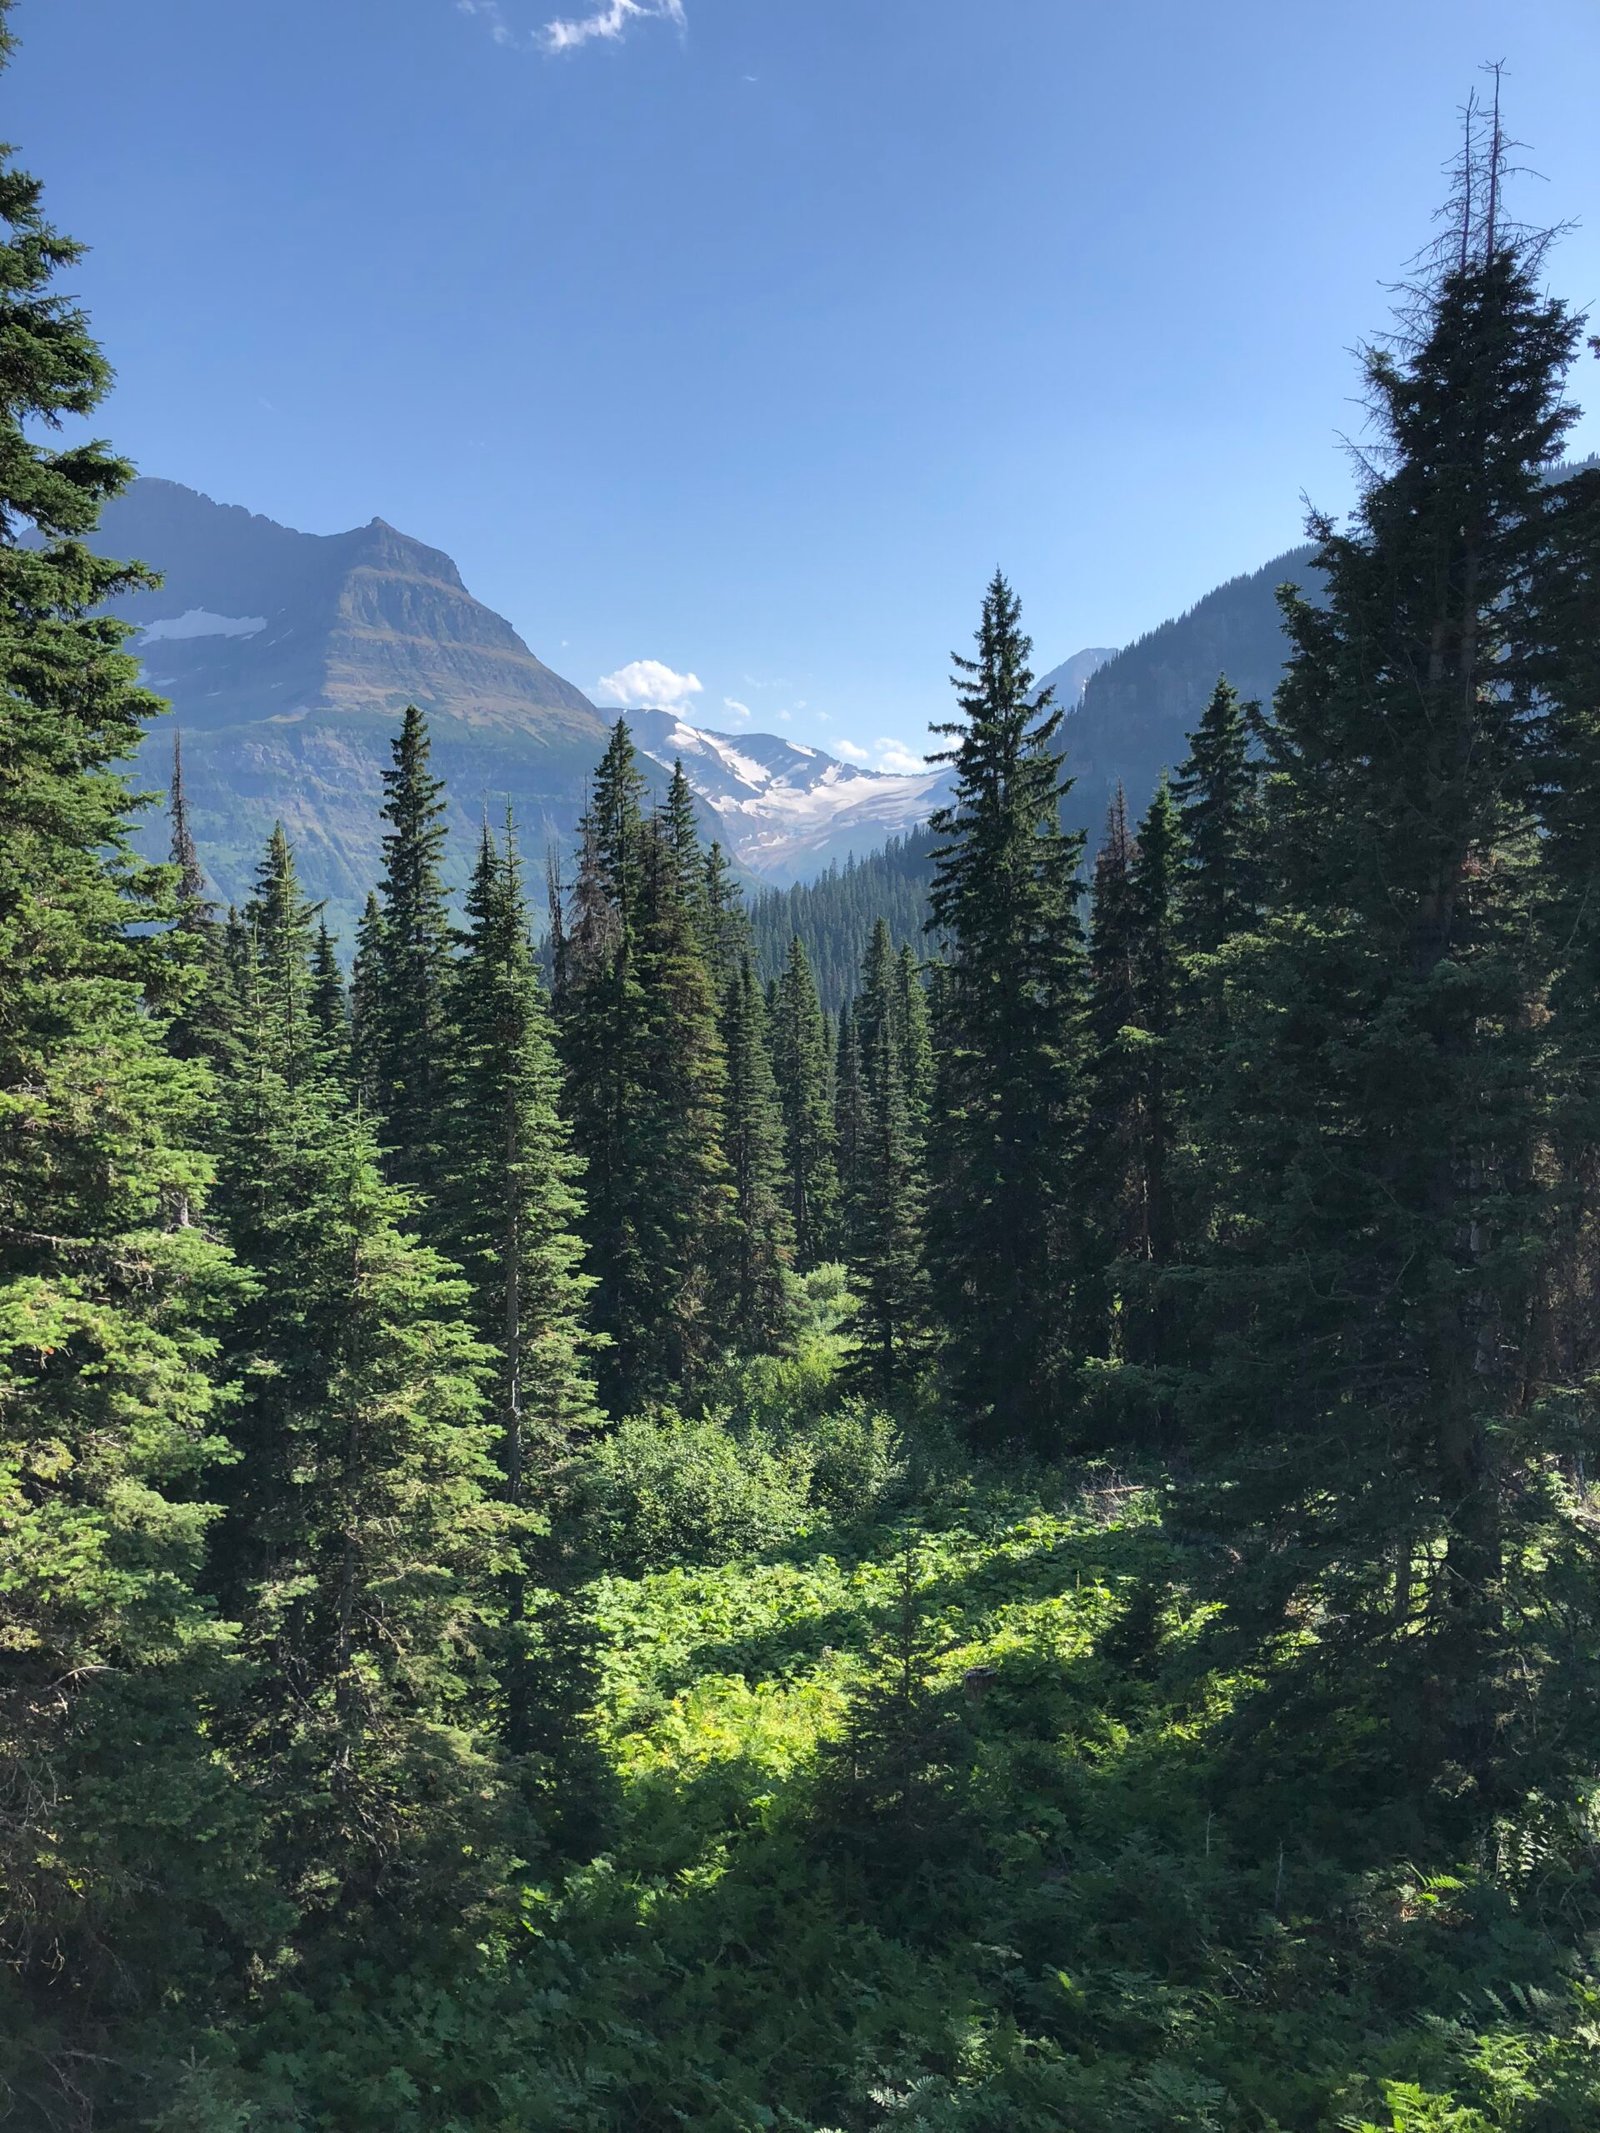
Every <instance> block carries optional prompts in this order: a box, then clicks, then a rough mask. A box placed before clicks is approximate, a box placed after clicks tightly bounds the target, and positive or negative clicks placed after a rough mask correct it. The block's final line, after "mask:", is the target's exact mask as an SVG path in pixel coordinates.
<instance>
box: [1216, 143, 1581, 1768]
mask: <svg viewBox="0 0 1600 2133" xmlns="http://www.w3.org/2000/svg"><path fill="white" fill-rule="evenodd" d="M1469 174H1470V175H1471V176H1473V177H1475V178H1477V179H1479V180H1480V181H1481V182H1479V183H1477V184H1476V185H1474V186H1473V187H1472V189H1471V191H1470V193H1464V195H1463V198H1462V200H1461V202H1460V203H1459V205H1460V208H1461V214H1460V223H1459V231H1458V234H1459V250H1457V251H1454V252H1453V254H1452V256H1451V257H1449V258H1448V259H1447V260H1446V261H1445V262H1444V263H1443V264H1442V265H1441V266H1440V268H1439V269H1438V270H1437V271H1436V273H1435V275H1434V277H1433V279H1432V281H1431V283H1430V284H1429V286H1427V287H1426V289H1425V290H1424V291H1422V292H1421V294H1420V295H1419V297H1418V298H1417V301H1416V304H1415V308H1414V311H1413V314H1412V316H1411V317H1410V319H1409V321H1408V324H1407V330H1406V334H1405V338H1404V340H1403V342H1402V344H1401V346H1400V347H1399V349H1398V350H1396V351H1390V350H1387V349H1378V350H1375V351H1373V352H1371V353H1370V354H1369V355H1368V358H1367V363H1366V370H1367V379H1368V385H1369V389H1370V392H1371V395H1372V400H1373V405H1374V410H1375V414H1376V418H1377V420H1378V423H1379V425H1380V427H1381V432H1382V441H1383V445H1384V448H1385V449H1384V453H1383V460H1382V471H1380V472H1379V473H1378V474H1377V475H1375V477H1374V478H1373V479H1372V480H1371V481H1370V482H1369V484H1368V486H1367V488H1366V491H1365V493H1364V495H1363V497H1362V500H1361V504H1360V508H1359V511H1358V513H1357V517H1356V521H1355V525H1354V527H1353V529H1352V530H1351V531H1349V532H1347V533H1340V532H1337V531H1336V530H1335V529H1334V527H1333V526H1332V524H1331V523H1330V522H1329V521H1327V520H1326V519H1316V520H1314V521H1313V530H1314V531H1315V533H1316V535H1317V538H1318V541H1319V555H1318V561H1319V564H1320V567H1321V569H1322V571H1323V573H1324V575H1325V577H1326V580H1327V584H1328V591H1329V602H1328V605H1327V607H1326V608H1325V609H1324V608H1317V607H1313V606H1312V605H1311V604H1310V603H1309V602H1307V601H1305V600H1303V599H1299V598H1296V597H1290V598H1289V599H1288V600H1287V601H1286V616H1287V620H1288V626H1289V631H1290V639H1291V645H1292V655H1291V659H1290V664H1289V668H1288V671H1287V674H1286V676H1285V679H1284V682H1283V685H1282V687H1281V688H1280V690H1279V693H1278V698H1277V703H1276V721H1275V726H1274V728H1273V731H1272V733H1271V735H1270V736H1269V757H1270V763H1271V772H1272V787H1271V806H1272V826H1273V833H1274V838H1275V842H1276V847H1277V854H1276V856H1277V862H1278V864H1279V866H1280V867H1281V875H1282V884H1283V891H1282V893H1283V908H1282V910H1281V912H1280V913H1279V915H1277V916H1276V917H1275V918H1274V919H1273V920H1272V921H1271V922H1270V924H1269V925H1268V927H1267V928H1266V929H1265V930H1264V933H1263V934H1262V936H1261V937H1260V939H1259V941H1258V942H1257V943H1255V944H1254V945H1252V944H1250V943H1248V942H1247V943H1246V944H1245V949H1244V950H1242V951H1241V950H1236V951H1235V952H1236V955H1238V956H1239V958H1240V962H1239V969H1238V979H1237V983H1236V985H1235V987H1234V989H1233V994H1232V997H1233V998H1234V999H1235V1000H1236V1001H1237V1002H1238V1003H1239V1010H1238V1011H1239V1013H1240V1014H1241V1016H1243V1015H1244V1014H1245V1011H1246V1009H1247V1008H1248V1021H1247V1022H1246V1023H1245V1026H1244V1027H1243V1028H1242V1030H1241V1031H1240V1033H1239V1036H1238V1038H1237V1040H1236V1041H1235V1042H1233V1043H1232V1044H1230V1046H1229V1049H1228V1054H1227V1059H1226V1065H1227V1072H1226V1074H1225V1076H1224V1078H1223V1081H1222V1085H1221V1087H1220V1089H1219V1090H1218V1091H1217V1092H1216V1095H1215V1097H1214V1099H1213V1101H1212V1103H1211V1107H1210V1116H1209V1118H1208V1119H1207V1120H1206V1121H1205V1128H1206V1131H1207V1132H1208V1133H1209V1134H1210V1135H1212V1136H1214V1137H1215V1138H1217V1139H1218V1140H1219V1141H1220V1142H1222V1143H1224V1144H1227V1145H1230V1146H1231V1150H1232V1157H1233V1162H1234V1165H1235V1175H1236V1176H1237V1177H1238V1178H1239V1180H1240V1181H1241V1183H1242V1185H1243V1187H1244V1190H1243V1193H1242V1197H1241V1200H1240V1201H1239V1203H1238V1204H1236V1206H1235V1208H1234V1210H1233V1212H1232V1230H1231V1234H1230V1235H1229V1236H1227V1237H1226V1239H1225V1241H1224V1243H1223V1244H1219V1246H1218V1248H1216V1249H1215V1250H1214V1251H1213V1253H1212V1255H1211V1259H1210V1267H1211V1271H1212V1274H1213V1277H1214V1281H1215V1289H1214V1296H1215V1299H1216V1302H1217V1305H1218V1306H1219V1307H1220V1308H1221V1309H1222V1310H1223V1311H1224V1312H1226V1311H1227V1310H1228V1309H1229V1308H1230V1307H1231V1308H1232V1309H1233V1310H1234V1311H1235V1312H1239V1311H1240V1309H1241V1307H1242V1306H1243V1305H1244V1304H1245V1303H1246V1302H1247V1303H1248V1318H1247V1321H1246V1322H1245V1323H1243V1324H1241V1325H1239V1326H1238V1327H1237V1330H1236V1331H1235V1332H1233V1333H1232V1334H1231V1335H1230V1337H1229V1338H1228V1339H1227V1340H1226V1341H1225V1342H1224V1343H1222V1344H1221V1345H1220V1346H1219V1351H1218V1355H1217V1360H1216V1368H1215V1369H1214V1371H1213V1373H1212V1376H1211V1379H1210V1382H1209V1384H1208V1386H1207V1388H1206V1391H1207V1399H1206V1402H1205V1412H1206V1413H1207V1414H1208V1416H1209V1417H1210V1418H1211V1420H1212V1421H1213V1424H1214V1426H1215V1428H1216V1429H1217V1432H1218V1437H1219V1441H1220V1440H1221V1439H1222V1437H1223V1433H1224V1432H1225V1433H1226V1441H1227V1442H1228V1443H1229V1444H1231V1445H1234V1446H1240V1447H1241V1448H1242V1449H1243V1450H1244V1453H1245V1456H1244V1457H1243V1459H1242V1460H1241V1463H1240V1475H1239V1479H1240V1486H1239V1488H1238V1491H1237V1494H1236V1497H1235V1503H1236V1506H1237V1514H1238V1515H1240V1516H1241V1517H1242V1516H1243V1514H1244V1512H1245V1511H1246V1509H1247V1508H1250V1509H1253V1510H1254V1511H1255V1513H1256V1516H1257V1518H1258V1520H1259V1524H1258V1525H1257V1526H1256V1528H1255V1530H1254V1539H1255V1542H1256V1545H1257V1549H1258V1551H1259V1552H1258V1553H1257V1555H1256V1561H1257V1563H1258V1567H1259V1578H1260V1589H1261V1591H1262V1593H1263V1596H1264V1597H1265V1598H1268V1599H1271V1600H1273V1602H1274V1604H1279V1605H1281V1604H1286V1597H1287V1594H1288V1592H1289V1591H1290V1590H1291V1589H1293V1588H1294V1587H1295V1586H1297V1585H1306V1584H1310V1585H1313V1586H1316V1585H1321V1586H1322V1587H1323V1588H1324V1590H1326V1591H1328V1592H1329V1593H1330V1594H1331V1596H1332V1597H1331V1600H1330V1604H1331V1606H1332V1608H1333V1610H1334V1614H1335V1617H1336V1618H1337V1619H1339V1620H1342V1621H1345V1622H1349V1623H1360V1622H1362V1621H1370V1620H1372V1619H1374V1618H1376V1617H1377V1615H1378V1613H1379V1610H1380V1609H1381V1610H1382V1611H1383V1612H1384V1614H1385V1616H1386V1618H1387V1619H1389V1620H1392V1621H1399V1622H1402V1623H1405V1624H1406V1625H1408V1630H1409V1629H1414V1631H1415V1632H1416V1634H1415V1635H1414V1636H1412V1635H1408V1637H1407V1640H1406V1642H1405V1644H1404V1645H1403V1646H1402V1647H1401V1653H1402V1655H1403V1656H1404V1657H1407V1658H1411V1659H1414V1660H1416V1661H1417V1662H1418V1664H1419V1665H1420V1666H1421V1667H1422V1668H1423V1670H1424V1672H1425V1674H1426V1681H1427V1686H1426V1689H1425V1692H1423V1693H1414V1694H1408V1695H1407V1697H1406V1698H1405V1699H1404V1700H1403V1702H1402V1703H1401V1704H1400V1705H1399V1706H1397V1716H1396V1723H1397V1724H1404V1725H1405V1726H1407V1727H1409V1729H1410V1730H1411V1732H1412V1735H1413V1746H1414V1748H1415V1750H1416V1752H1417V1754H1418V1755H1419V1756H1421V1757H1422V1758H1423V1761H1424V1764H1425V1766H1426V1767H1430V1768H1431V1767H1436V1765H1437V1762H1438V1761H1439V1760H1440V1759H1444V1758H1448V1759H1453V1760H1454V1761H1455V1762H1456V1763H1457V1764H1458V1765H1459V1766H1460V1767H1461V1768H1462V1769H1464V1770H1465V1771H1467V1772H1469V1773H1471V1774H1472V1775H1474V1776H1476V1777H1477V1778H1479V1779H1480V1780H1485V1779H1488V1778H1489V1777H1490V1776H1491V1774H1492V1772H1493V1768H1494V1764H1495V1760H1496V1742H1497V1737H1498V1733H1499V1716H1500V1714H1499V1711H1498V1708H1497V1702H1496V1695H1495V1691H1494V1687H1493V1683H1494V1679H1495V1673H1496V1668H1497V1655H1498V1653H1499V1651H1500V1648H1501V1643H1502V1637H1503V1632H1504V1623H1505V1614H1504V1609H1505V1593H1504V1574H1505V1560H1506V1558H1505V1522H1506V1518H1507V1515H1508V1506H1509V1502H1510V1500H1511V1499H1510V1496H1509V1494H1508V1492H1509V1491H1511V1490H1512V1489H1513V1488H1514V1486H1515V1483H1516V1476H1515V1473H1514V1470H1513V1471H1508V1468H1507V1464H1506V1462H1507V1461H1508V1460H1515V1458H1516V1456H1517V1455H1516V1451H1515V1448H1514V1446H1513V1444H1512V1443H1510V1442H1508V1441H1507V1440H1506V1438H1505V1436H1504V1434H1503V1430H1502V1423H1503V1420H1504V1418H1505V1417H1507V1416H1508V1415H1509V1414H1510V1413H1512V1412H1513V1411H1514V1410H1515V1409H1516V1408H1517V1406H1518V1405H1519V1403H1520V1402H1521V1400H1522V1398H1523V1396H1524V1394H1523V1387H1524V1381H1525V1369H1526V1357H1525V1352H1524V1328H1525V1327H1526V1325H1527V1322H1528V1314H1529V1305H1530V1286H1531V1284H1532V1282H1533V1279H1534V1276H1535V1273H1536V1269H1537V1266H1538V1263H1539V1258H1540V1254H1541V1250H1542V1238H1541V1215H1540V1210H1541V1200H1540V1188H1539V1184H1538V1142H1539V1139H1540V1134H1541V1130H1542V1129H1541V1125H1540V1066H1541V1052H1542V1047H1543V1044H1544V1039H1543V1037H1542V1035H1541V1030H1542V1027H1543V1016H1542V1013H1541V1010H1540V995H1541V993H1542V990H1543V986H1544V983H1545V972H1544V970H1543V969H1542V968H1541V959H1540V954H1539V936H1538V932H1537V930H1536V928H1535V926H1534V924H1533V923H1532V913H1531V911H1530V898H1531V897H1532V896H1533V894H1534V882H1535V878H1536V868H1535V865H1534V861H1535V856H1536V855H1535V849H1534V846H1533V843H1532V840H1531V836H1530V831H1531V826H1532V822H1533V809H1534V803H1535V799H1536V792H1537V784H1538V772H1539V769H1540V762H1539V756H1540V740H1541V735H1540V726H1539V721H1538V720H1537V719H1536V718H1535V717H1533V716H1531V715H1530V713H1531V712H1532V710H1533V709H1534V705H1533V702H1532V700H1531V696H1530V688H1529V678H1528V674H1527V671H1526V665H1525V658H1524V654H1525V651H1526V649H1527V647H1528V645H1529V643H1530V640H1531V637H1532V635H1533V634H1534V621H1535V619H1536V618H1535V617H1534V616H1532V615H1531V614H1530V583H1531V578H1532V574H1533V573H1535V572H1536V570H1537V566H1538V559H1539V553H1540V548H1541V544H1542V542H1543V540H1544V537H1545V536H1544V529H1545V525H1546V516H1547V512H1548V508H1549V499H1548V484H1547V478H1546V477H1547V471H1548V469H1549V468H1550V467H1551V465H1552V464H1553V462H1554V461H1555V459H1556V457H1557V455H1558V451H1559V444H1560V440H1561V438H1562V436H1563V434H1564V432H1565V430H1566V428H1567V425H1568V423H1569V422H1570V420H1571V414H1570V410H1569V409H1568V408H1567V407H1566V405H1565V403H1564V401H1563V398H1562V381H1563V378H1564V374H1565V371H1566V368H1567V365H1568V362H1569V360H1570V358H1571V355H1572V352H1573V348H1574V343H1575V339H1576V334H1577V327H1576V325H1575V322H1574V321H1573V320H1572V318H1571V317H1570V316H1569V315H1568V314H1567V312H1566V311H1565V310H1564V309H1563V307H1562V306H1561V305H1560V304H1558V303H1556V302H1553V301H1551V300H1550V299H1548V298H1546V297H1545V296H1544V295H1543V294H1542V293H1541V291H1540V289H1539V288H1538V286H1537V279H1536V276H1537V265H1538V251H1537V248H1536V247H1530V246H1529V245H1527V244H1526V243H1523V242H1521V241H1520V240H1518V239H1516V238H1515V237H1514V236H1512V235H1509V234H1508V233H1507V231H1506V230H1505V228H1504V226H1503V224H1502V225H1500V226H1499V227H1496V225H1495V219H1494V216H1495V210H1494V207H1493V205H1492V204H1491V203H1493V202H1494V201H1495V200H1496V198H1497V196H1498V193H1499V189H1500V184H1501V181H1502V179H1503V175H1504V173H1503V154H1502V147H1501V142H1500V138H1499V132H1498V126H1497V127H1496V130H1495V134H1494V137H1493V144H1492V147H1491V150H1490V155H1489V159H1488V163H1487V166H1486V167H1478V168H1476V169H1472V170H1471V171H1470V173H1469Z"/></svg>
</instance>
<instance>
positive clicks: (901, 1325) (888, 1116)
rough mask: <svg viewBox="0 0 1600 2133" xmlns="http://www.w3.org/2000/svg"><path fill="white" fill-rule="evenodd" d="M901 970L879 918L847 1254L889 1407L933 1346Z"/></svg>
mask: <svg viewBox="0 0 1600 2133" xmlns="http://www.w3.org/2000/svg"><path fill="white" fill-rule="evenodd" d="M899 977H900V968H899V960H898V958H897V957H896V956H895V954H894V951H893V948H892V946H891V945H890V942H889V935H888V928H887V926H885V925H884V924H883V923H882V922H881V921H880V923H879V925H878V926H877V928H876V929H875V930H874V934H873V938H872V942H871V944H870V945H869V947H868V950H867V960H866V963H865V965H864V966H863V970H862V990H861V994H860V996H859V998H858V999H857V1002H856V1013H855V1028H856V1030H857V1032H858V1033H859V1036H858V1042H859V1046H860V1089H861V1097H860V1102H861V1126H860V1139H859V1142H858V1146H857V1152H856V1166H855V1176H854V1197H853V1202H852V1206H851V1211H850V1254H849V1259H850V1270H851V1274H852V1276H853V1278H854V1281H855V1285H856V1287H857V1289H858V1290H859V1292H860V1296H861V1311H860V1316H859V1318H858V1320H857V1328H856V1331H857V1344H858V1365H857V1374H858V1375H859V1377H860V1378H861V1380H862V1381H863V1382H864V1383H865V1384H866V1385H868V1386H870V1388H871V1390H872V1392H873V1393H874V1395H875V1397H876V1398H878V1399H879V1400H881V1401H882V1402H883V1403H884V1405H885V1406H888V1407H893V1406H895V1405H896V1404H897V1403H899V1402H901V1401H903V1400H904V1399H905V1398H906V1396H907V1395H908V1394H909V1393H910V1392H911V1391H912V1390H913V1388H914V1386H915V1383H916V1379H917V1376H918V1373H919V1371H920V1369H921V1366H922V1364H923V1362H924V1360H925V1358H926V1356H927V1353H928V1347H929V1328H928V1283H927V1272H926V1267H925V1264H924V1256H923V1255H924V1227H925V1223H926V1217H927V1188H926V1182H925V1178H924V1174H923V1168H922V1158H921V1148H920V1144H919V1140H918V1136H917V1134H916V1131H915V1129H914V1126H913V1122H912V1116H911V1104H910V1099H909V1096H908V1094H907V1090H906V1079H905V1067H904V1062H903V1057H902V1053H901V1040H900V1029H899V1024H900V1014H899V1006H900V1001H899Z"/></svg>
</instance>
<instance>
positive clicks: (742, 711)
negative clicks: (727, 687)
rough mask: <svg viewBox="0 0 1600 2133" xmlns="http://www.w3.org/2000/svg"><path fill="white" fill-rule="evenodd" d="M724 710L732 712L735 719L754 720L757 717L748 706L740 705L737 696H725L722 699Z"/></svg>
mask: <svg viewBox="0 0 1600 2133" xmlns="http://www.w3.org/2000/svg"><path fill="white" fill-rule="evenodd" d="M722 708H723V710H724V711H731V712H732V713H733V715H734V717H735V718H753V717H754V715H755V714H754V713H753V712H752V711H751V709H750V706H749V705H748V704H742V703H740V701H739V699H738V697H737V696H725V697H724V698H723V699H722Z"/></svg>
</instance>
